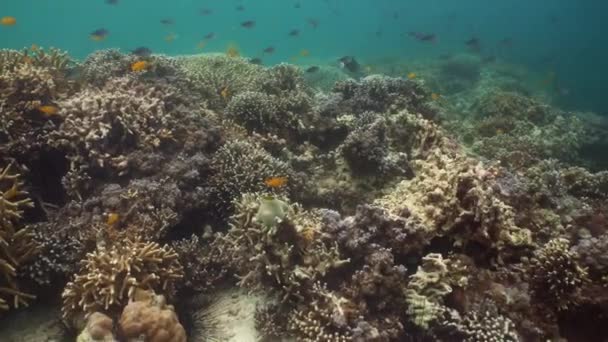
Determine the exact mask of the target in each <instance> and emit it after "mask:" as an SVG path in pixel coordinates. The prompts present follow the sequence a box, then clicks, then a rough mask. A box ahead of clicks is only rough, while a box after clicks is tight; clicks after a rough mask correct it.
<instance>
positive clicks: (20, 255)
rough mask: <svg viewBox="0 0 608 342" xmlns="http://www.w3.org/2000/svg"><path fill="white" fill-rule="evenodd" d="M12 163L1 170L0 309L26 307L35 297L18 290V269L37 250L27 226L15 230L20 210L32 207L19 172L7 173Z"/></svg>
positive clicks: (37, 247)
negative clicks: (23, 188)
mask: <svg viewBox="0 0 608 342" xmlns="http://www.w3.org/2000/svg"><path fill="white" fill-rule="evenodd" d="M11 166H12V165H8V166H7V167H5V168H3V169H0V170H1V171H0V275H1V276H2V277H1V278H0V310H8V309H9V308H10V307H14V308H19V307H20V306H27V303H28V301H30V300H32V299H34V296H32V295H30V294H27V293H24V292H22V291H21V290H19V287H18V284H17V271H18V268H19V267H20V266H21V265H22V264H23V263H25V262H27V261H28V259H30V258H31V257H33V256H34V255H35V254H36V253H38V251H39V246H38V245H37V244H36V243H35V242H34V241H33V240H32V234H31V232H30V231H29V230H28V229H17V228H16V227H15V223H16V221H18V220H19V219H21V217H22V215H23V209H25V208H27V207H33V203H32V202H31V201H30V199H29V198H26V197H24V196H25V195H27V192H25V191H23V190H22V185H23V184H22V183H21V182H20V181H19V175H18V174H12V173H10V168H11Z"/></svg>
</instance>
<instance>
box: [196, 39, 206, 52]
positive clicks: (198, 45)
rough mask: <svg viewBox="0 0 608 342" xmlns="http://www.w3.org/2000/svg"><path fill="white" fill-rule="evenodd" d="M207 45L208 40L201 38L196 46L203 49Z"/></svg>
mask: <svg viewBox="0 0 608 342" xmlns="http://www.w3.org/2000/svg"><path fill="white" fill-rule="evenodd" d="M205 46H207V42H206V41H204V40H201V41H200V42H198V44H196V48H197V49H199V50H202V49H204V48H205Z"/></svg>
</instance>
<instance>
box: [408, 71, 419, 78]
mask: <svg viewBox="0 0 608 342" xmlns="http://www.w3.org/2000/svg"><path fill="white" fill-rule="evenodd" d="M416 76H418V75H416V73H415V72H410V73H409V74H407V78H408V79H410V80H413V79H414V78H416Z"/></svg>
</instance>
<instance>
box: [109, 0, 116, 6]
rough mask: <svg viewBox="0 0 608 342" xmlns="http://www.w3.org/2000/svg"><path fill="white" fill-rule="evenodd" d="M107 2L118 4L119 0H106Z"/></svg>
mask: <svg viewBox="0 0 608 342" xmlns="http://www.w3.org/2000/svg"><path fill="white" fill-rule="evenodd" d="M106 4H108V5H118V0H106Z"/></svg>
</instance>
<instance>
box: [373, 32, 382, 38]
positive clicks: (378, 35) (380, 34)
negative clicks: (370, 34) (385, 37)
mask: <svg viewBox="0 0 608 342" xmlns="http://www.w3.org/2000/svg"><path fill="white" fill-rule="evenodd" d="M374 34H375V35H376V37H378V38H380V37H382V30H378V31H376V32H374Z"/></svg>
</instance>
